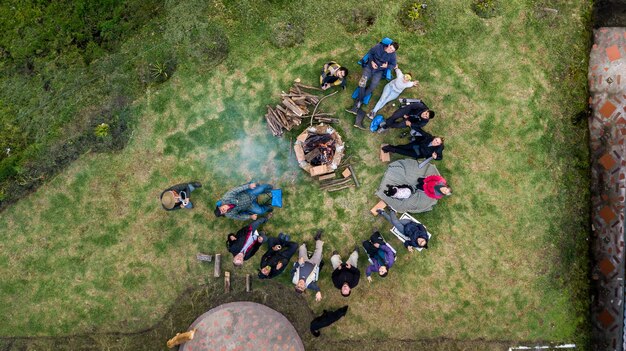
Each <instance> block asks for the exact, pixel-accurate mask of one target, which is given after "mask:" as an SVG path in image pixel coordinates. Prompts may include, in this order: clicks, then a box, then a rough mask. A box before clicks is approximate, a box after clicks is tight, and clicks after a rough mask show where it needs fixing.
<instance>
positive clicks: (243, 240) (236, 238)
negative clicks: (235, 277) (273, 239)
mask: <svg viewBox="0 0 626 351" xmlns="http://www.w3.org/2000/svg"><path fill="white" fill-rule="evenodd" d="M265 222H267V218H266V217H261V218H259V219H257V220H256V221H254V222H252V223H250V224H248V225H247V226H245V227H243V228H241V229H239V231H238V232H237V234H233V233H230V234H228V239H227V240H226V246H228V251H229V252H230V253H231V254H233V264H234V265H235V266H241V265H242V264H243V261H247V260H249V259H250V258H251V257H252V256H254V254H255V253H256V252H257V251H258V250H259V248H260V247H261V245H263V242H264V241H265V239H266V236H265V233H263V232H260V231H258V230H257V229H259V227H260V226H261V224H263V223H265Z"/></svg>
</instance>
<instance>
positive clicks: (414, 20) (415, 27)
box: [398, 1, 435, 34]
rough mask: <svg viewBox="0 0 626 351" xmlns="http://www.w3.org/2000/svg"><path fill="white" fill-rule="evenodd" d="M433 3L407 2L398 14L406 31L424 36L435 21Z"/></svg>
mask: <svg viewBox="0 0 626 351" xmlns="http://www.w3.org/2000/svg"><path fill="white" fill-rule="evenodd" d="M433 6H435V4H434V2H433V1H427V2H426V1H424V2H414V1H410V2H406V3H405V4H404V5H403V6H402V7H401V8H400V11H399V12H398V19H399V20H400V24H402V26H404V27H405V28H406V29H408V30H410V31H413V32H417V33H420V34H424V33H425V32H426V30H427V28H428V27H429V26H430V25H431V23H432V22H433V20H434V18H433V17H434V12H435V11H434V10H433Z"/></svg>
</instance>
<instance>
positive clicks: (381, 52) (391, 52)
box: [346, 41, 400, 124]
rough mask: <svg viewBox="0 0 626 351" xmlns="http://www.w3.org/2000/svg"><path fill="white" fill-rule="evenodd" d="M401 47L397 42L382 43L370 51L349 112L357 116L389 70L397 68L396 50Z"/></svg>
mask: <svg viewBox="0 0 626 351" xmlns="http://www.w3.org/2000/svg"><path fill="white" fill-rule="evenodd" d="M399 47H400V45H399V44H398V43H397V42H395V41H393V42H391V43H390V44H388V45H385V44H383V43H382V42H381V43H378V44H376V45H374V46H373V47H372V48H371V49H370V50H369V52H368V53H367V56H368V61H367V62H366V63H364V66H363V71H362V73H361V79H360V80H359V87H358V89H359V92H358V95H357V97H356V99H354V105H353V106H352V108H351V109H349V110H346V111H347V112H349V113H352V114H354V115H356V114H357V111H358V110H359V109H360V108H361V105H362V104H363V100H364V99H365V97H366V96H368V95H370V94H371V93H372V92H373V91H374V90H375V89H376V87H377V86H378V84H379V83H380V80H381V79H382V77H383V74H385V71H386V70H387V68H396V67H397V66H398V65H397V63H396V50H398V48H399ZM368 81H369V83H370V84H369V86H367V83H368ZM357 124H359V123H357Z"/></svg>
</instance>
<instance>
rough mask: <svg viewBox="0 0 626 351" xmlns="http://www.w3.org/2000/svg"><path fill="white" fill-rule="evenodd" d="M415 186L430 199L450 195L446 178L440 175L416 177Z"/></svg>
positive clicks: (450, 191) (450, 190)
mask: <svg viewBox="0 0 626 351" xmlns="http://www.w3.org/2000/svg"><path fill="white" fill-rule="evenodd" d="M415 188H416V189H417V190H418V191H423V192H424V193H425V194H426V196H428V197H430V198H431V199H436V200H439V199H441V198H442V197H444V196H450V195H452V189H451V188H450V187H449V186H448V183H447V182H446V180H445V179H444V178H443V177H442V176H440V175H431V176H428V177H426V178H417V185H416V186H415Z"/></svg>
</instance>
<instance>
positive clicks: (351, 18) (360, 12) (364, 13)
mask: <svg viewBox="0 0 626 351" xmlns="http://www.w3.org/2000/svg"><path fill="white" fill-rule="evenodd" d="M375 22H376V12H375V11H374V10H373V9H371V8H369V7H361V8H355V9H352V11H350V12H349V13H348V14H347V15H346V16H343V17H340V18H339V23H341V24H342V25H343V27H344V28H345V29H346V32H348V33H352V34H359V33H364V32H367V30H368V29H369V28H370V27H371V26H372V25H374V23H375Z"/></svg>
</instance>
